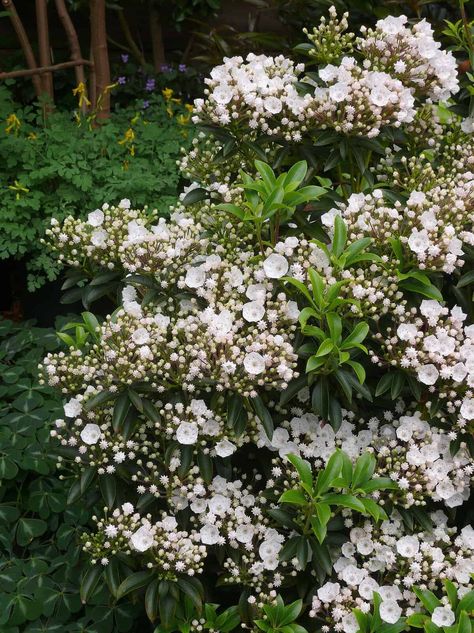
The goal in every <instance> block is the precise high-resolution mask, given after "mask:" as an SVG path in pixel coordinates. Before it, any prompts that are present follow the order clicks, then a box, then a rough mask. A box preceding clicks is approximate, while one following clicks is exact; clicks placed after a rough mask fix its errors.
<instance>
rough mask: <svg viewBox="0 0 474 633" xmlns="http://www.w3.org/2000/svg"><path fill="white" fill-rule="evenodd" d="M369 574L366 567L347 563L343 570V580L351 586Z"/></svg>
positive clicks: (358, 583) (357, 583)
mask: <svg viewBox="0 0 474 633" xmlns="http://www.w3.org/2000/svg"><path fill="white" fill-rule="evenodd" d="M366 576H367V570H366V569H359V567H356V566H355V565H347V567H344V569H343V570H342V572H341V578H342V580H343V581H344V582H345V583H346V584H348V585H349V586H357V585H360V583H361V582H362V581H363V580H364V578H365V577H366Z"/></svg>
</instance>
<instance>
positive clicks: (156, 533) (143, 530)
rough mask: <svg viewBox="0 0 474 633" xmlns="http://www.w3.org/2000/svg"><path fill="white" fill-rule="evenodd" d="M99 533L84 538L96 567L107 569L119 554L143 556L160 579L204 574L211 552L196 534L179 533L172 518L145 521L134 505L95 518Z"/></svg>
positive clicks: (170, 516) (148, 516) (85, 545)
mask: <svg viewBox="0 0 474 633" xmlns="http://www.w3.org/2000/svg"><path fill="white" fill-rule="evenodd" d="M95 521H96V524H97V526H96V529H97V531H96V532H95V533H94V534H84V535H83V539H82V540H83V547H84V551H86V552H88V553H89V554H90V555H91V556H92V562H93V563H100V564H101V565H103V566H106V565H108V564H109V562H110V559H111V558H112V557H114V556H116V555H117V554H118V553H122V554H125V555H130V554H131V553H135V554H138V555H143V558H144V561H145V564H146V566H147V567H148V568H149V569H154V570H156V572H157V574H158V575H159V577H160V578H163V579H169V580H175V579H176V578H177V577H178V576H179V575H185V576H194V575H195V574H200V573H201V572H202V570H203V564H204V559H205V558H206V555H207V550H206V547H205V546H204V545H202V544H201V543H200V538H199V535H198V534H197V533H196V532H195V531H191V532H186V531H183V530H179V529H178V522H177V521H176V519H175V517H174V516H172V515H164V516H163V517H162V518H161V520H159V521H156V522H152V520H151V515H147V516H146V517H141V516H140V514H139V513H138V512H136V511H135V509H134V507H133V505H132V504H131V503H128V502H127V503H124V504H123V505H122V506H121V508H116V509H115V510H114V511H113V512H112V514H111V515H110V517H105V518H103V519H101V520H98V519H97V518H95Z"/></svg>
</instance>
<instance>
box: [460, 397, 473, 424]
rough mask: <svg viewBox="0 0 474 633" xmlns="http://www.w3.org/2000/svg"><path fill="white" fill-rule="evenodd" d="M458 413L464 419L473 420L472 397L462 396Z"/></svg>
mask: <svg viewBox="0 0 474 633" xmlns="http://www.w3.org/2000/svg"><path fill="white" fill-rule="evenodd" d="M460 413H461V415H462V417H463V418H464V419H465V420H474V398H464V400H463V401H462V405H461V409H460Z"/></svg>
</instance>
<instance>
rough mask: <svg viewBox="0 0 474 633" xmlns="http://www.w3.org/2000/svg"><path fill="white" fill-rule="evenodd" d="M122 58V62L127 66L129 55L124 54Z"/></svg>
mask: <svg viewBox="0 0 474 633" xmlns="http://www.w3.org/2000/svg"><path fill="white" fill-rule="evenodd" d="M120 57H121V58H122V61H123V63H124V64H126V63H127V62H128V55H127V53H124V54H123V55H120Z"/></svg>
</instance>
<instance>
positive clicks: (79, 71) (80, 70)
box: [55, 0, 90, 111]
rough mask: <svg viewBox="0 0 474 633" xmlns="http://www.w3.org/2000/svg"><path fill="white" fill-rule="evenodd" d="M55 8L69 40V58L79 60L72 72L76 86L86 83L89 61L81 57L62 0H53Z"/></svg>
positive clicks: (72, 26)
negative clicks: (85, 67) (85, 69)
mask: <svg viewBox="0 0 474 633" xmlns="http://www.w3.org/2000/svg"><path fill="white" fill-rule="evenodd" d="M55 1H56V10H57V12H58V17H59V20H60V21H61V24H62V25H63V28H64V30H65V32H66V37H67V39H68V42H69V48H70V49H71V59H72V60H73V61H74V62H80V63H78V64H77V65H75V66H74V72H75V75H76V86H78V85H79V84H81V83H83V84H84V85H85V83H86V76H85V73H84V65H90V62H88V61H86V60H83V59H82V53H81V45H80V44H79V38H78V37H77V31H76V29H75V28H74V24H73V22H72V20H71V16H70V15H69V12H68V10H67V7H66V3H65V2H64V0H55ZM86 107H87V106H86V104H85V103H84V105H83V111H85V108H86Z"/></svg>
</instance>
